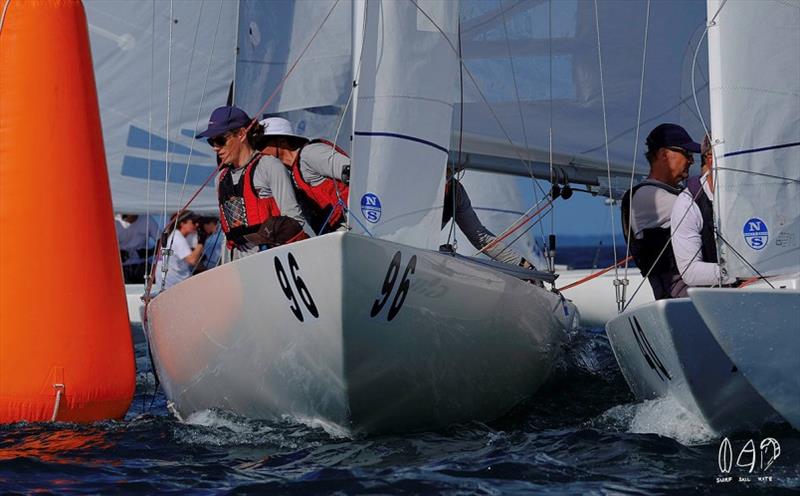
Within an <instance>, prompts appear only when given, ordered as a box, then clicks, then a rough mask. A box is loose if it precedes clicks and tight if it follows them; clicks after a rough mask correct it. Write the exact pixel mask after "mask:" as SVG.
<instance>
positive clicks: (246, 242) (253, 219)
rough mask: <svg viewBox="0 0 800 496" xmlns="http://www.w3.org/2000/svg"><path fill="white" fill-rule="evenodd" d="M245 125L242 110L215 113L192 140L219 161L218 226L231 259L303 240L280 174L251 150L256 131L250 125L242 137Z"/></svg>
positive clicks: (274, 163) (290, 192) (276, 164)
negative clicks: (197, 140) (199, 141)
mask: <svg viewBox="0 0 800 496" xmlns="http://www.w3.org/2000/svg"><path fill="white" fill-rule="evenodd" d="M250 123H251V119H250V117H249V116H248V115H247V114H246V113H245V112H244V111H243V110H242V109H240V108H238V107H235V106H226V107H219V108H217V109H216V110H214V112H212V113H211V118H210V119H209V122H208V129H206V130H205V131H203V132H202V133H200V134H198V135H197V138H208V144H209V145H211V147H212V148H213V149H214V152H215V153H216V154H217V157H218V158H219V161H220V171H219V174H218V175H217V178H216V186H217V193H218V198H219V211H220V222H221V224H222V230H223V232H224V233H225V237H226V238H227V240H228V248H230V249H231V250H233V253H232V258H234V259H236V258H241V257H243V256H246V255H250V254H252V253H256V252H258V251H260V250H263V249H266V248H271V247H273V246H278V245H281V244H285V243H291V242H294V241H298V240H300V239H305V238H307V237H308V233H306V232H304V226H305V224H306V221H305V218H304V217H303V214H302V210H301V209H300V205H299V204H298V202H297V198H296V196H295V192H294V188H293V187H292V180H291V178H290V177H289V174H288V172H287V171H286V168H285V167H283V164H281V162H280V161H279V160H277V159H275V158H274V157H269V156H266V157H265V156H262V154H261V153H260V152H258V151H256V150H255V149H254V148H253V145H252V139H253V136H255V135H260V134H261V132H262V131H261V126H260V125H259V124H256V125H254V126H253V127H252V128H251V129H250V132H249V133H248V132H246V128H247V127H248V126H249V125H250Z"/></svg>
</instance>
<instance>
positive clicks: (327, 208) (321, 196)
mask: <svg viewBox="0 0 800 496" xmlns="http://www.w3.org/2000/svg"><path fill="white" fill-rule="evenodd" d="M314 143H324V144H326V145H328V146H330V147H332V148H333V149H335V150H336V151H337V152H339V153H341V154H342V155H344V156H345V157H348V155H347V153H345V152H344V150H342V149H341V148H339V147H338V146H336V145H335V144H334V143H331V142H330V141H328V140H324V139H314V140H311V141H309V142H308V143H306V144H305V145H303V147H301V148H300V149H299V150H298V151H297V156H296V157H295V159H294V163H293V164H292V178H293V179H294V183H295V185H296V186H297V188H298V189H299V190H300V192H301V193H302V194H303V195H305V197H306V198H308V199H309V200H310V202H311V203H312V204H313V205H312V207H316V209H317V210H319V211H321V212H318V213H316V215H312V216H313V217H317V218H319V224H320V225H315V226H314V228H315V230H317V231H318V232H319V231H320V230H321V229H322V225H321V224H322V223H324V222H325V219H326V218H327V219H328V222H327V224H328V226H329V227H330V228H333V229H335V228H336V227H338V225H339V223H340V222H341V221H342V218H343V216H344V208H342V205H341V204H339V198H340V197H341V199H342V202H344V203H345V204H346V203H347V198H348V194H349V192H350V187H349V186H348V185H346V184H344V183H343V182H342V181H339V180H337V179H334V178H332V177H326V178H325V180H323V181H322V182H321V183H319V184H318V185H316V186H312V185H310V184H309V183H308V182H306V180H305V179H304V178H303V174H302V172H300V154H301V153H302V152H303V148H305V147H306V146H308V145H311V144H314ZM348 158H349V157H348ZM337 190H338V192H339V195H338V196H337V194H336V192H337Z"/></svg>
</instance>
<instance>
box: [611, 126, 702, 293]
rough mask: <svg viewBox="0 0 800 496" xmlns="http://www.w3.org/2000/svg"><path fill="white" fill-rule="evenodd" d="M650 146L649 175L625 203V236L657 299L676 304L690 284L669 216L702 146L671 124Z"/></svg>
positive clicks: (654, 133)
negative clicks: (677, 259)
mask: <svg viewBox="0 0 800 496" xmlns="http://www.w3.org/2000/svg"><path fill="white" fill-rule="evenodd" d="M646 143H647V152H646V153H645V157H647V161H648V162H649V164H650V174H649V175H648V176H647V179H645V180H644V181H642V182H640V183H639V184H637V185H636V186H634V187H633V188H632V189H630V190H628V191H626V192H625V194H624V195H623V197H622V232H623V234H624V236H625V240H626V242H627V243H628V247H629V248H630V252H631V255H632V256H633V259H634V260H635V261H636V265H637V266H638V267H639V270H640V271H641V273H642V276H644V277H646V278H647V279H648V281H649V282H650V286H651V287H652V288H653V296H654V297H655V299H656V300H661V299H664V298H676V297H678V296H680V295H681V294H683V292H684V291H685V287H686V284H685V283H684V282H683V281H682V280H681V276H680V271H679V270H678V266H677V265H676V263H675V256H674V255H673V251H672V243H670V216H671V214H672V207H673V204H674V203H675V199H676V198H677V197H678V194H679V193H680V192H681V187H680V182H681V181H683V180H684V179H686V178H687V177H688V176H689V166H690V165H692V163H694V157H693V154H694V153H700V144H699V143H696V142H695V141H694V140H692V138H691V136H689V133H687V132H686V130H685V129H684V128H682V127H681V126H679V125H677V124H669V123H666V124H660V125H658V126H656V127H655V129H653V130H652V131H651V132H650V134H649V135H648V136H647V141H646Z"/></svg>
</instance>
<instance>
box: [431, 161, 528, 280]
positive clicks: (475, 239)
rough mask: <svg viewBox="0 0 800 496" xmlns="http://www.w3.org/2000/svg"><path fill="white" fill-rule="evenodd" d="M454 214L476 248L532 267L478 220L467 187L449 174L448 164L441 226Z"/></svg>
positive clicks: (507, 260)
mask: <svg viewBox="0 0 800 496" xmlns="http://www.w3.org/2000/svg"><path fill="white" fill-rule="evenodd" d="M454 218H455V223H456V224H457V225H458V227H459V228H460V229H461V232H463V233H464V235H465V236H466V237H467V239H468V240H469V242H470V243H471V244H472V246H474V247H475V249H476V250H483V252H484V253H485V254H486V255H487V256H488V257H489V258H491V259H493V260H497V261H499V262H504V263H507V264H512V265H519V266H520V267H524V268H526V269H534V270H535V267H534V266H533V264H531V263H530V262H529V261H528V260H526V259H525V257H523V256H522V255H520V254H519V253H517V252H516V251H515V250H513V249H512V248H510V247H508V246H506V245H505V243H503V242H502V241H501V242H498V241H497V237H496V236H495V235H494V234H493V233H492V232H491V231H490V230H489V229H487V228H486V226H484V225H483V223H481V221H480V219H479V218H478V214H476V213H475V209H473V208H472V202H471V201H470V199H469V195H468V194H467V190H466V189H465V188H464V186H463V185H462V184H461V182H460V181H459V180H458V179H456V178H455V177H454V176H453V174H452V170H451V169H450V168H449V167H448V168H447V183H445V187H444V208H443V209H442V229H444V228H445V226H446V225H447V223H448V222H450V220H451V219H454ZM487 247H488V248H487Z"/></svg>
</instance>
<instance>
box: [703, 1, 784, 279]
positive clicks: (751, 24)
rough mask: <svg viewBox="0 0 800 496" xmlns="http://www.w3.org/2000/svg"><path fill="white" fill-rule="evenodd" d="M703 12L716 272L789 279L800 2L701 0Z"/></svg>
mask: <svg viewBox="0 0 800 496" xmlns="http://www.w3.org/2000/svg"><path fill="white" fill-rule="evenodd" d="M718 11H719V14H716V13H717V12H718ZM708 13H709V19H711V18H712V17H713V16H714V15H715V14H716V18H715V21H714V23H713V25H712V26H711V27H710V28H709V31H708V38H709V58H710V60H711V64H710V69H711V72H710V76H711V117H712V123H713V128H712V134H713V136H714V140H715V142H716V143H717V144H716V145H715V147H714V156H715V160H716V166H717V186H716V187H717V196H716V198H715V202H714V209H715V216H716V218H717V223H718V226H719V231H720V237H721V239H720V240H718V245H719V253H720V256H721V259H722V263H723V264H724V266H725V267H726V268H727V271H728V273H729V274H731V275H733V276H737V277H749V276H755V275H757V273H760V274H762V275H771V274H780V273H787V272H796V271H797V270H798V268H800V217H799V215H800V212H799V211H798V207H797V206H798V205H800V2H798V1H797V0H781V1H773V0H770V1H765V0H752V1H736V2H733V1H729V2H720V1H718V0H709V2H708ZM756 271H757V272H756Z"/></svg>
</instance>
